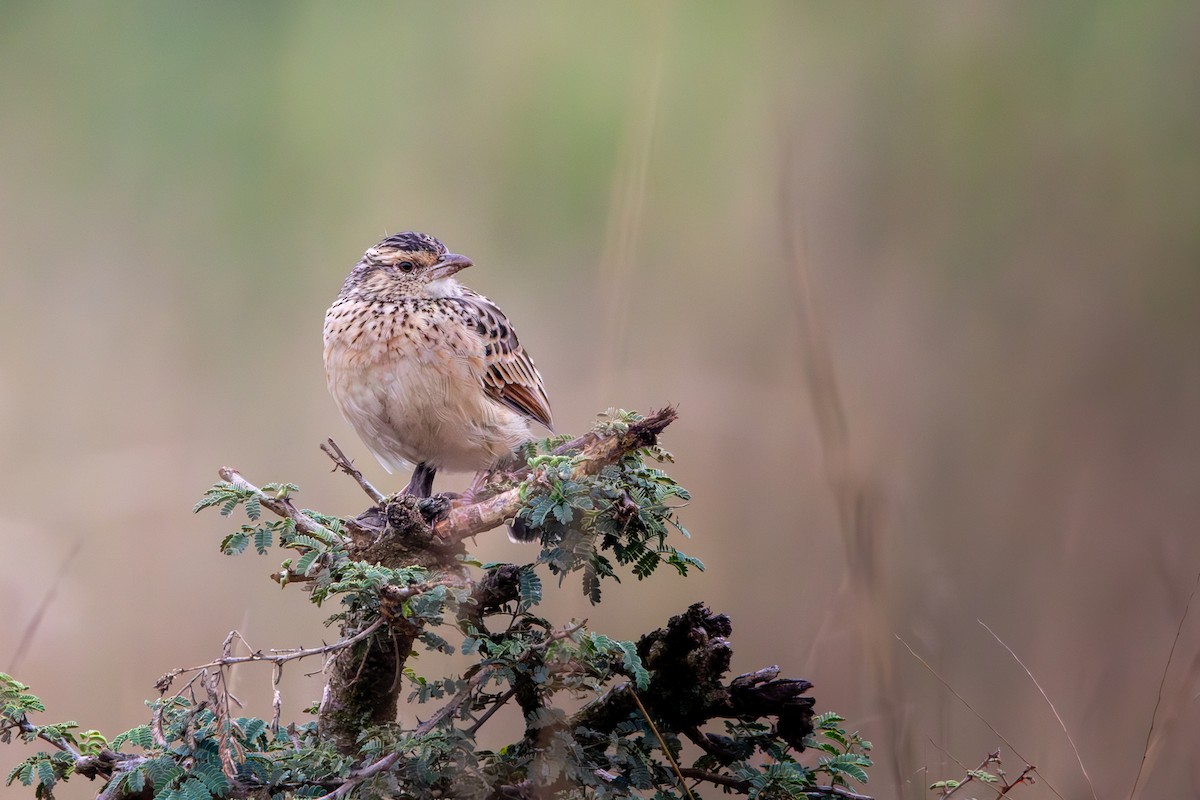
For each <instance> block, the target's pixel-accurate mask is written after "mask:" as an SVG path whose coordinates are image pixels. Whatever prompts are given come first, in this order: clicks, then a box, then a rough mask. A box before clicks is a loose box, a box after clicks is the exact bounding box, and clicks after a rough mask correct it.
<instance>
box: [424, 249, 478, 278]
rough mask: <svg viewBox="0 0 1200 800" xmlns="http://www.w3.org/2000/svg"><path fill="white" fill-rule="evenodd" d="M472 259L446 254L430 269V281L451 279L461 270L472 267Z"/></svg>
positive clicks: (455, 254)
mask: <svg viewBox="0 0 1200 800" xmlns="http://www.w3.org/2000/svg"><path fill="white" fill-rule="evenodd" d="M471 265H472V262H471V259H469V258H467V257H466V256H460V255H459V254H458V253H446V255H444V256H442V258H441V260H440V261H438V262H437V263H436V264H434V265H433V266H432V267H430V268H429V273H428V275H429V277H430V280H435V281H437V280H441V279H442V278H449V277H450V276H451V275H453V274H454V273H456V272H458V271H459V270H460V269H466V268H467V267H469V266H471Z"/></svg>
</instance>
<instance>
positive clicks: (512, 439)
mask: <svg viewBox="0 0 1200 800" xmlns="http://www.w3.org/2000/svg"><path fill="white" fill-rule="evenodd" d="M378 333H379V334H380V335H379V336H378V337H375V338H376V340H375V341H374V342H372V343H371V344H370V345H366V346H364V345H365V342H363V341H362V340H360V341H359V342H358V343H356V345H355V346H354V347H353V349H347V348H346V347H344V346H341V345H340V344H338V343H336V342H330V341H329V338H330V337H329V336H328V332H327V336H326V347H325V370H326V379H327V381H328V384H329V392H330V394H332V395H333V398H334V401H335V402H336V403H337V406H338V408H339V409H340V410H341V412H342V415H343V416H344V417H345V418H346V420H347V421H348V422H349V423H350V424H351V425H353V426H354V429H355V430H356V431H357V432H358V435H359V436H360V437H361V438H362V440H363V442H364V443H365V444H366V445H367V447H368V448H370V450H371V452H372V453H374V454H375V457H376V458H378V459H379V463H381V464H382V465H383V466H384V468H385V469H387V470H388V471H389V472H391V471H392V470H393V469H403V468H406V467H408V466H411V465H413V464H417V463H425V464H428V465H429V466H431V467H437V468H445V469H449V470H454V471H463V472H467V471H475V470H480V469H484V468H487V467H490V466H492V465H494V464H495V463H496V462H497V461H499V460H501V459H502V458H504V457H505V456H507V455H508V454H510V453H511V452H512V450H513V448H515V447H516V446H517V445H518V444H520V443H521V442H523V441H526V440H528V439H529V438H530V432H529V424H528V422H527V421H526V420H525V419H524V418H523V417H521V416H520V415H518V414H516V413H515V412H513V411H511V410H509V409H508V408H506V407H505V406H502V405H500V404H499V403H497V402H496V401H494V400H492V399H491V398H489V397H488V396H487V395H486V394H485V393H484V390H483V384H482V381H481V376H482V373H483V370H484V362H483V344H482V342H478V343H475V342H472V341H471V337H470V336H469V332H468V331H461V332H457V333H456V334H455V336H456V338H454V340H453V341H452V343H451V344H452V346H446V347H437V348H431V347H428V346H424V343H422V345H421V346H417V345H415V344H414V339H415V340H417V341H420V330H416V331H409V330H404V331H397V330H396V329H395V328H392V329H391V330H389V331H388V335H387V336H383V335H382V334H383V331H379V332H378ZM364 338H372V337H364ZM472 345H476V346H472Z"/></svg>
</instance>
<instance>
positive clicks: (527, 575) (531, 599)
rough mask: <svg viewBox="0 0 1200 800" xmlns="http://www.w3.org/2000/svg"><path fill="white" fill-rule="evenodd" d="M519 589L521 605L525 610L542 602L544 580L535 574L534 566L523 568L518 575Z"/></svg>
mask: <svg viewBox="0 0 1200 800" xmlns="http://www.w3.org/2000/svg"><path fill="white" fill-rule="evenodd" d="M517 589H518V591H519V592H520V594H521V605H522V606H523V607H524V608H529V607H531V606H536V605H537V604H538V603H540V602H542V579H541V578H540V577H538V574H537V573H536V572H534V570H533V565H531V564H529V565H526V566H523V567H521V569H520V571H519V572H518V573H517Z"/></svg>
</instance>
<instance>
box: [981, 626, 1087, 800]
mask: <svg viewBox="0 0 1200 800" xmlns="http://www.w3.org/2000/svg"><path fill="white" fill-rule="evenodd" d="M975 621H976V622H978V623H979V624H980V625H982V626H983V627H984V629H985V630H986V631H987V632H988V633H990V634H991V635H992V638H994V639H995V640H996V641H997V642H999V643H1000V646H1001V647H1003V648H1004V649H1005V650H1007V651H1008V654H1009V655H1010V656H1012V657H1013V660H1014V661H1016V662H1017V663H1018V664H1020V665H1021V669H1023V670H1025V674H1026V675H1028V676H1029V680H1031V681H1033V685H1034V686H1036V687H1037V690H1038V691H1039V692H1041V693H1042V699H1043V700H1045V701H1046V705H1048V706H1050V711H1051V712H1052V713H1053V714H1054V718H1055V719H1056V720H1058V725H1059V727H1060V728H1062V731H1063V733H1064V734H1065V735H1066V737H1067V741H1068V742H1070V744H1071V749H1072V750H1073V751H1075V760H1076V761H1077V762H1078V763H1079V771H1080V772H1082V773H1083V779H1084V780H1085V781H1087V785H1088V788H1089V789H1091V791H1092V800H1098V798H1097V797H1096V787H1095V785H1094V784H1093V783H1092V778H1091V776H1090V775H1088V771H1087V767H1085V766H1083V757H1082V756H1080V755H1079V748H1078V747H1076V746H1075V739H1074V738H1072V736H1071V732H1070V731H1069V730H1067V723H1065V722H1063V718H1062V716H1061V715H1060V714H1059V713H1058V709H1057V708H1055V707H1054V703H1052V702H1050V696H1049V695H1047V694H1046V690H1045V689H1043V688H1042V685H1041V684H1040V683H1038V679H1037V678H1035V677H1033V673H1032V672H1030V670H1029V667H1027V666H1025V662H1024V661H1022V660H1021V659H1020V657H1019V656H1018V655H1017V654H1016V653H1015V652H1013V649H1012V648H1011V647H1009V646H1008V645H1007V644H1005V642H1004V640H1003V639H1001V638H1000V637H999V636H997V635H996V632H995V631H994V630H992V629H991V628H990V627H988V624H987V623H986V622H984V621H983V620H981V619H977V620H975Z"/></svg>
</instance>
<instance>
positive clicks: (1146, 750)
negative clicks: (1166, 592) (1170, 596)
mask: <svg viewBox="0 0 1200 800" xmlns="http://www.w3.org/2000/svg"><path fill="white" fill-rule="evenodd" d="M1197 586H1200V573H1197V574H1196V580H1195V582H1193V583H1192V591H1191V592H1190V593H1189V594H1188V599H1187V603H1186V604H1184V607H1183V614H1181V615H1180V616H1179V626H1178V627H1177V628H1176V629H1175V638H1174V639H1173V640H1172V641H1171V650H1170V652H1169V653H1167V663H1166V664H1164V665H1163V672H1162V678H1161V679H1160V680H1159V682H1158V697H1157V698H1156V699H1155V701H1154V711H1153V712H1151V714H1150V729H1149V730H1148V731H1146V745H1145V746H1144V747H1143V748H1142V760H1141V761H1139V762H1138V771H1137V775H1135V776H1134V778H1133V788H1132V789H1130V790H1129V800H1133V798H1134V797H1136V796H1137V790H1138V784H1139V783H1140V782H1141V780H1142V770H1143V769H1144V768H1145V766H1146V759H1147V757H1148V756H1149V755H1150V747H1151V744H1152V742H1153V741H1154V724H1155V722H1156V721H1157V719H1158V708H1159V706H1161V705H1162V699H1163V687H1165V686H1166V685H1167V673H1168V672H1170V670H1171V661H1172V660H1173V659H1174V658H1175V647H1176V645H1178V644H1179V637H1180V636H1181V635H1182V634H1183V623H1184V621H1185V620H1186V619H1187V616H1188V612H1189V611H1191V609H1192V599H1193V598H1195V596H1196V587H1197Z"/></svg>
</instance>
